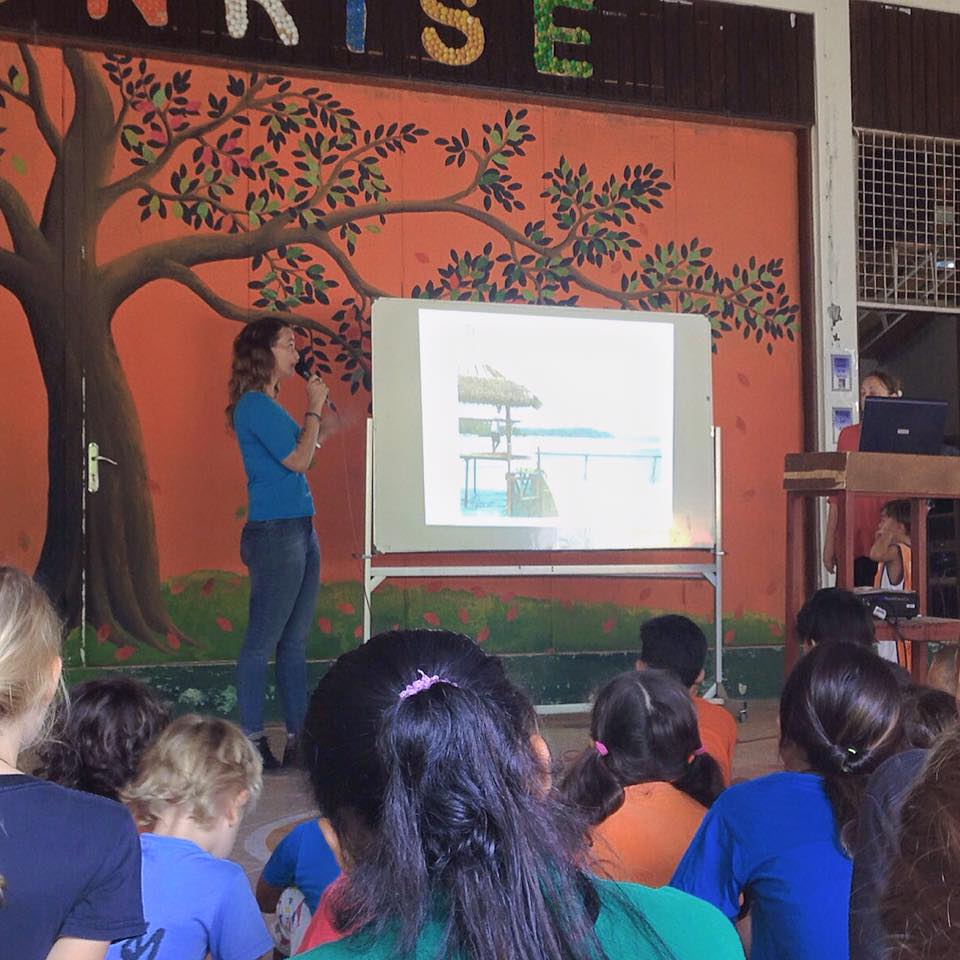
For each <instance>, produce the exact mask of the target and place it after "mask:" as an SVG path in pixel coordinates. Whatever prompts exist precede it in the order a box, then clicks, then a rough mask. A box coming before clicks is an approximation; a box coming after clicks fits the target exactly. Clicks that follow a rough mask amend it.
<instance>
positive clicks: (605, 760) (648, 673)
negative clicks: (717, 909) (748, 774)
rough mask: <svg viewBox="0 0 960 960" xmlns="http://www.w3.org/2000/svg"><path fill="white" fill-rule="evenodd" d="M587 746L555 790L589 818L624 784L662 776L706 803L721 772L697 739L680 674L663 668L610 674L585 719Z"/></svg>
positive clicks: (603, 813) (618, 800)
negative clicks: (590, 743) (588, 735)
mask: <svg viewBox="0 0 960 960" xmlns="http://www.w3.org/2000/svg"><path fill="white" fill-rule="evenodd" d="M590 732H591V736H592V737H593V740H594V746H591V747H588V748H587V749H586V750H584V751H583V753H582V754H581V755H580V756H579V757H578V758H577V759H576V761H574V763H573V765H572V767H571V768H570V770H569V772H568V773H567V775H566V776H565V777H564V779H563V783H562V784H561V787H560V789H561V792H562V793H563V795H564V796H565V798H566V799H567V801H568V802H569V803H571V804H572V805H573V806H575V807H577V808H578V809H579V810H580V811H581V813H582V815H583V816H584V818H585V819H586V820H587V821H588V822H589V823H590V824H592V825H596V824H598V823H602V822H603V821H604V820H605V819H606V818H607V817H609V816H610V815H611V814H613V813H614V812H616V811H617V810H618V809H619V808H620V807H621V806H622V805H623V802H624V788H625V787H628V786H632V785H634V784H637V783H650V782H652V781H666V782H667V783H672V784H673V785H674V786H675V787H676V788H677V789H678V790H681V791H683V792H684V793H686V794H688V795H689V796H691V797H692V798H693V799H694V800H696V801H697V802H698V803H700V804H702V805H703V806H705V807H709V806H710V805H711V804H712V803H713V801H714V800H716V798H717V797H718V796H719V794H720V792H721V791H722V790H723V774H722V773H721V771H720V767H719V766H718V765H717V763H716V761H715V760H714V759H713V758H712V757H711V756H709V755H708V754H707V753H705V752H704V750H703V747H702V746H701V744H700V733H699V730H698V727H697V714H696V711H695V709H694V707H693V703H692V702H691V700H690V695H689V693H688V692H687V690H686V689H685V688H684V686H683V685H682V684H681V683H680V681H679V680H678V679H677V678H676V677H675V676H674V675H673V674H672V673H670V672H668V671H665V670H652V669H649V668H648V669H644V670H640V671H631V672H629V673H624V674H621V675H620V676H618V677H614V678H613V679H612V680H611V681H610V682H609V683H607V684H606V685H605V686H604V687H603V688H602V689H601V690H600V692H599V693H598V694H597V699H596V702H595V703H594V707H593V713H592V716H591V722H590Z"/></svg>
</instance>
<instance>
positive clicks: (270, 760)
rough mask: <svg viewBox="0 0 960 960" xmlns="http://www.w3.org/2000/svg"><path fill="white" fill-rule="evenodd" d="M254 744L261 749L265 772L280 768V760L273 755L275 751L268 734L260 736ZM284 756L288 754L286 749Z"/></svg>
mask: <svg viewBox="0 0 960 960" xmlns="http://www.w3.org/2000/svg"><path fill="white" fill-rule="evenodd" d="M253 745H254V746H255V747H256V748H257V750H259V751H260V757H261V758H262V760H263V769H264V772H267V771H270V770H279V769H280V761H279V760H278V759H277V758H276V757H275V756H274V755H273V751H272V750H271V749H270V741H269V740H268V739H267V738H266V736H262V737H258V738H257V739H256V740H254V741H253ZM284 756H286V751H284Z"/></svg>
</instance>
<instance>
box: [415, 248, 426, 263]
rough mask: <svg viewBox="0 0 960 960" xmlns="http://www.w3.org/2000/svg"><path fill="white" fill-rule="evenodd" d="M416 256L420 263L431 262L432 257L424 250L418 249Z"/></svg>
mask: <svg viewBox="0 0 960 960" xmlns="http://www.w3.org/2000/svg"><path fill="white" fill-rule="evenodd" d="M414 257H415V258H416V259H417V260H418V261H419V262H420V263H429V262H430V258H429V257H428V256H427V255H426V254H425V253H424V252H423V251H422V250H418V251H417V252H416V253H415V254H414Z"/></svg>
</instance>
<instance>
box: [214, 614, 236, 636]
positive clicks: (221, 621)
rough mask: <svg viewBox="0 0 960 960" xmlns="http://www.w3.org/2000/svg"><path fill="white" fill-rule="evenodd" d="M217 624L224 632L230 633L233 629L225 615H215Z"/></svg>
mask: <svg viewBox="0 0 960 960" xmlns="http://www.w3.org/2000/svg"><path fill="white" fill-rule="evenodd" d="M217 626H218V627H219V628H220V629H221V630H222V631H223V632H224V633H231V632H232V631H233V624H232V623H231V622H230V621H229V620H228V619H227V618H226V617H217Z"/></svg>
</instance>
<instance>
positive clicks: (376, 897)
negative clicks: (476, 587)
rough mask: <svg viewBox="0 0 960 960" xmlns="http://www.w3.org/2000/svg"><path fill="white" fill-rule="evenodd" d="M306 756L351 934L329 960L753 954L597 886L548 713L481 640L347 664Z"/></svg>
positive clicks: (699, 915)
mask: <svg viewBox="0 0 960 960" xmlns="http://www.w3.org/2000/svg"><path fill="white" fill-rule="evenodd" d="M304 747H305V752H306V759H307V766H308V769H309V771H310V778H311V782H312V784H313V789H314V793H315V795H316V800H317V803H318V806H319V808H320V811H321V813H322V815H323V816H324V817H325V818H326V819H327V820H328V822H329V825H330V826H331V827H332V832H333V834H334V835H335V837H336V841H337V844H338V846H339V856H340V859H341V862H342V863H343V864H344V866H345V880H344V882H343V885H342V886H341V887H340V888H339V890H338V892H337V896H336V897H335V899H334V902H333V904H332V912H333V915H334V918H335V924H336V926H337V927H338V928H339V929H340V930H341V931H342V932H347V933H348V935H347V936H346V937H345V939H343V940H340V941H339V942H337V943H328V944H326V945H325V946H322V947H319V948H317V949H316V950H313V951H311V952H309V953H307V954H305V955H304V956H305V957H309V958H311V960H335V958H341V957H342V958H347V957H349V958H352V960H374V958H384V960H386V958H391V957H403V956H409V957H416V958H424V960H426V958H434V957H443V958H457V960H521V958H523V960H599V958H603V957H608V958H611V960H612V958H621V957H628V956H629V957H631V958H638V960H646V958H676V960H688V958H689V960H694V958H704V960H706V958H708V957H709V958H711V960H728V958H730V960H733V958H739V957H741V956H742V954H741V951H740V947H739V944H738V943H737V941H736V936H735V934H734V932H733V930H732V928H731V927H730V925H729V924H728V923H727V922H726V921H725V920H724V919H723V918H722V917H721V916H720V915H719V914H718V913H717V912H716V911H715V910H714V909H712V908H711V907H709V906H708V905H706V904H704V903H701V902H699V901H697V900H695V899H693V898H691V897H687V896H685V895H680V894H678V893H677V892H676V891H672V890H668V889H664V890H651V889H648V888H646V887H641V886H637V885H633V884H617V883H613V882H610V881H603V880H596V879H594V878H592V877H589V876H588V875H587V874H586V873H584V871H583V869H582V865H583V864H585V863H586V862H587V855H586V851H585V850H584V841H583V830H582V826H583V825H582V821H580V820H578V819H577V818H575V817H572V816H570V814H569V811H568V810H567V809H566V808H565V806H564V805H563V804H562V803H561V802H560V801H559V799H558V798H557V797H556V795H555V794H554V793H553V791H552V790H551V788H550V786H549V782H550V781H549V768H548V761H547V759H546V755H545V754H546V750H545V745H544V744H543V741H542V740H541V739H540V737H539V735H538V734H537V728H536V717H535V714H534V711H533V708H532V706H531V704H530V702H529V700H527V698H526V697H525V696H524V695H523V694H522V693H521V692H520V691H519V690H517V688H516V687H514V686H513V685H512V684H511V683H510V682H509V680H507V677H506V675H505V673H504V669H503V665H502V663H501V661H500V660H498V659H497V658H495V657H489V656H487V655H485V654H484V653H483V651H482V650H481V649H480V648H479V647H478V646H477V645H476V644H475V643H474V642H473V641H472V640H471V639H470V638H468V637H465V636H460V635H457V634H453V633H448V632H446V631H427V630H414V631H396V632H392V633H386V634H381V635H380V636H377V637H374V638H373V639H371V640H370V641H369V642H368V643H366V644H364V645H363V646H361V647H359V648H358V649H356V650H353V651H351V652H350V653H346V654H344V655H343V656H341V657H340V658H339V659H338V660H337V662H336V663H335V664H334V665H333V667H332V668H331V669H330V670H329V672H328V673H327V674H326V676H325V677H324V678H323V679H322V680H321V681H320V683H319V685H318V686H317V688H316V691H315V692H314V695H313V698H312V700H311V702H310V707H309V709H308V711H307V720H306V724H305V726H304Z"/></svg>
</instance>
